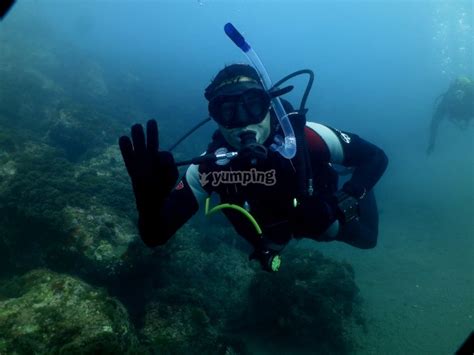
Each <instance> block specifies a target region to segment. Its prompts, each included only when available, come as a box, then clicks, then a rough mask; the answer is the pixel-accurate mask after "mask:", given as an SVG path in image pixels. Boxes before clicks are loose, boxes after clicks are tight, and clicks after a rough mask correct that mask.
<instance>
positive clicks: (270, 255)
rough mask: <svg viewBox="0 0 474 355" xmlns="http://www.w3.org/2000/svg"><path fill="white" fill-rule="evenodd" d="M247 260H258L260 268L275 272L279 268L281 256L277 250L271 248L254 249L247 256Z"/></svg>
mask: <svg viewBox="0 0 474 355" xmlns="http://www.w3.org/2000/svg"><path fill="white" fill-rule="evenodd" d="M249 260H258V261H259V262H260V265H261V266H262V270H264V271H267V272H276V271H278V269H279V268H280V264H281V258H280V255H279V254H278V252H277V251H275V250H272V249H260V248H259V249H255V250H254V251H253V253H252V254H250V256H249Z"/></svg>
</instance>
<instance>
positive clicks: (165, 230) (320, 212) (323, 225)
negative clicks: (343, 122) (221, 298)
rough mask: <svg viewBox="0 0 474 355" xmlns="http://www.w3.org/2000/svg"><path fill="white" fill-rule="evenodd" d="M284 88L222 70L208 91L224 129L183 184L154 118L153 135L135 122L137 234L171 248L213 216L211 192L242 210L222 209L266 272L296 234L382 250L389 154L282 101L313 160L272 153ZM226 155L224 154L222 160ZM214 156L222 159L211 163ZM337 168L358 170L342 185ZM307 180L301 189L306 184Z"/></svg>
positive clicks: (130, 144)
mask: <svg viewBox="0 0 474 355" xmlns="http://www.w3.org/2000/svg"><path fill="white" fill-rule="evenodd" d="M285 92H288V89H281V90H275V91H270V92H269V91H266V90H265V89H264V88H263V86H262V84H261V82H260V79H259V75H258V73H257V72H256V71H255V69H254V68H253V67H251V66H249V65H245V64H233V65H230V66H227V67H225V68H224V69H223V70H221V71H220V72H219V73H218V74H217V76H216V77H215V78H214V80H213V81H212V82H211V84H210V85H209V86H208V87H207V88H206V90H205V97H206V99H207V100H208V102H209V106H208V108H209V115H210V117H211V118H212V119H213V120H214V121H215V122H216V123H217V125H218V130H217V131H216V132H215V133H214V135H213V137H212V141H211V143H210V144H209V146H208V148H207V150H206V153H205V154H203V155H202V156H201V157H198V158H196V160H195V162H196V163H194V164H192V165H190V166H189V168H188V169H187V171H186V173H185V174H184V176H183V177H182V179H181V180H180V182H179V183H178V184H176V182H177V179H178V170H177V165H180V164H177V163H175V161H174V159H173V156H172V154H171V153H170V152H169V151H160V150H159V140H158V126H157V123H156V121H154V120H150V121H148V122H147V127H146V139H145V132H144V130H143V127H142V126H141V125H139V124H135V125H133V126H132V128H131V138H132V139H131V140H130V138H129V137H128V136H122V137H120V139H119V145H120V149H121V152H122V156H123V159H124V162H125V165H126V168H127V170H128V173H129V175H130V177H131V180H132V185H133V190H134V193H135V198H136V204H137V209H138V213H139V220H138V227H139V232H140V236H141V238H142V240H143V242H144V243H145V244H146V245H147V246H149V247H154V246H158V245H163V244H165V243H166V242H167V241H168V240H169V239H170V237H171V236H173V234H174V233H175V232H176V231H177V230H178V229H179V228H180V227H181V226H182V225H183V224H184V223H185V222H186V221H187V220H188V219H189V218H190V217H191V216H192V215H194V214H195V213H196V212H197V211H198V210H199V208H200V207H204V205H205V209H206V211H208V209H209V205H208V204H209V200H206V198H207V197H208V196H209V195H210V194H211V193H217V194H218V195H219V197H220V200H221V203H222V204H226V205H228V206H240V209H235V208H223V209H222V211H223V213H224V214H225V215H226V217H227V218H228V219H229V220H230V222H231V223H232V224H233V226H234V228H235V229H236V231H237V233H238V234H240V235H241V236H242V237H243V238H245V239H246V240H247V241H248V242H249V243H250V244H251V245H252V246H253V248H254V253H253V254H252V255H251V258H255V259H257V260H259V261H260V263H261V265H262V267H263V269H264V270H267V271H275V269H277V268H278V262H279V253H280V251H281V250H282V249H283V248H284V246H285V245H286V244H287V243H288V242H289V240H290V239H291V238H292V237H294V238H303V237H307V238H311V239H314V240H317V241H333V240H338V241H342V242H345V243H348V244H350V245H353V246H355V247H358V248H364V249H366V248H373V247H374V246H375V245H376V242H377V234H378V212H377V206H376V202H375V197H374V193H373V187H374V185H375V184H376V183H377V181H378V180H379V179H380V177H381V176H382V174H383V173H384V171H385V169H386V167H387V162H388V160H387V157H386V155H385V153H384V152H383V151H382V150H381V149H380V148H378V147H376V146H375V145H373V144H371V143H369V142H367V141H365V140H363V139H362V138H360V137H359V136H357V135H355V134H353V133H349V132H342V131H340V130H337V129H334V128H330V127H327V126H324V125H321V124H318V123H314V122H305V118H304V114H303V113H302V112H297V111H294V110H293V109H292V107H291V105H290V104H289V103H288V102H286V101H284V106H286V109H287V111H290V112H292V113H293V115H292V116H293V126H294V127H295V131H296V132H297V136H298V135H299V136H300V138H301V142H303V143H302V144H300V145H299V147H298V152H300V153H306V154H296V156H295V157H294V158H293V159H286V158H284V157H282V156H281V154H279V153H278V152H276V151H274V150H273V149H272V148H271V145H272V142H273V141H274V138H275V137H276V136H279V135H280V134H281V127H280V123H279V121H278V119H277V118H276V115H275V112H274V110H273V108H272V107H271V104H270V101H271V97H272V96H273V97H274V96H275V95H281V94H283V93H285ZM234 151H237V152H238V153H237V155H236V156H235V157H234V156H233V154H232V152H234ZM219 155H220V156H221V157H223V158H221V159H219V160H216V159H215V158H216V156H219ZM300 155H301V156H300ZM305 155H306V158H307V159H305ZM208 156H211V158H212V157H214V159H212V160H207V158H206V157H208ZM298 157H300V158H301V159H299V158H298ZM306 160H307V161H306ZM302 162H303V163H302ZM332 164H341V165H343V166H346V167H353V168H354V170H353V173H352V176H351V178H350V179H349V180H348V181H347V182H346V183H345V184H344V185H343V186H342V188H341V189H338V175H337V173H336V172H335V170H334V169H333V167H332ZM310 167H311V168H310ZM305 174H307V175H306V178H307V179H306V181H305V182H306V188H305V190H304V191H302V190H301V188H300V187H301V185H300V184H299V183H298V181H301V176H302V175H305ZM308 182H310V184H307V183H308ZM313 183H314V186H311V184H313ZM303 185H304V184H303ZM308 185H309V186H308ZM205 200H206V201H205ZM248 215H251V217H252V218H251V219H250V218H248ZM255 221H257V222H256V223H254V222H255Z"/></svg>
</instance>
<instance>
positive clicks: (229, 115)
mask: <svg viewBox="0 0 474 355" xmlns="http://www.w3.org/2000/svg"><path fill="white" fill-rule="evenodd" d="M270 100H271V97H270V95H269V94H268V93H267V92H266V91H265V90H262V89H257V88H250V89H248V90H245V91H243V92H241V93H239V94H233V93H231V94H222V95H218V96H215V97H214V98H212V99H211V100H210V101H209V106H208V107H209V114H210V116H211V117H212V118H213V119H214V120H215V121H216V122H217V123H218V124H219V125H221V126H223V127H225V128H228V129H229V128H238V127H245V126H248V125H252V124H258V123H260V122H262V120H263V119H264V118H265V117H266V115H267V114H268V111H269V110H270Z"/></svg>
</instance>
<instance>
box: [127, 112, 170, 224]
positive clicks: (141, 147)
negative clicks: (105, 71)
mask: <svg viewBox="0 0 474 355" xmlns="http://www.w3.org/2000/svg"><path fill="white" fill-rule="evenodd" d="M131 136H132V140H130V138H129V137H128V136H122V137H120V139H119V146H120V151H121V152H122V157H123V161H124V162H125V166H126V168H127V171H128V174H129V175H130V178H131V180H132V186H133V192H134V193H135V200H136V203H137V210H138V212H139V213H140V214H141V215H147V214H150V213H152V212H155V211H157V210H158V209H159V208H160V207H161V205H162V203H163V201H164V199H165V198H166V197H167V196H168V194H169V193H170V191H171V189H172V188H173V186H174V184H175V183H176V180H177V179H178V169H177V168H176V165H175V163H174V159H173V155H172V154H171V153H170V152H160V151H158V149H159V139H158V125H157V124H156V121H155V120H149V121H148V122H147V130H146V142H145V133H144V132H143V127H142V125H140V124H135V125H133V126H132V128H131ZM132 142H133V144H132Z"/></svg>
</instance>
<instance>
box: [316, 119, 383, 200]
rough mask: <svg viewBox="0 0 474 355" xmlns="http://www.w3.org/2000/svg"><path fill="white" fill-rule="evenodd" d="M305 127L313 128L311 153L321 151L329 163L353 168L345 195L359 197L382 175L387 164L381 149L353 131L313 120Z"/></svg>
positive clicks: (346, 184) (345, 187)
mask: <svg viewBox="0 0 474 355" xmlns="http://www.w3.org/2000/svg"><path fill="white" fill-rule="evenodd" d="M307 126H308V128H310V129H311V130H312V131H313V138H310V139H312V140H313V141H314V142H311V141H310V142H309V147H310V151H311V147H313V149H312V150H313V154H320V155H321V156H322V157H323V159H327V161H328V162H329V163H334V164H340V165H344V166H347V167H353V168H354V171H353V174H352V177H351V179H350V180H349V181H348V182H346V183H345V185H344V187H343V189H344V190H345V191H346V192H347V193H348V194H350V195H352V196H354V197H357V198H361V197H363V196H364V195H365V193H366V192H367V191H369V190H371V189H372V188H373V187H374V185H375V184H376V183H377V181H378V180H379V179H380V178H381V177H382V174H383V173H384V171H385V169H386V168H387V165H388V158H387V156H386V155H385V153H384V151H383V150H382V149H380V148H379V147H377V146H375V145H374V144H372V143H369V142H367V141H365V140H364V139H362V138H360V137H359V136H358V135H356V134H353V133H349V132H342V131H340V130H337V129H334V128H330V127H327V126H324V125H321V124H317V123H313V122H308V124H307ZM314 150H316V153H314Z"/></svg>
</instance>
